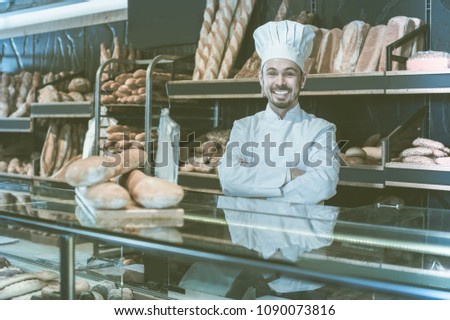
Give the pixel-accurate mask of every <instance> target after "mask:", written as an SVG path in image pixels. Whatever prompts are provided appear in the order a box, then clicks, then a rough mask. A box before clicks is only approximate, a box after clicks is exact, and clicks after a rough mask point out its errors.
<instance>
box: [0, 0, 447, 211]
mask: <svg viewBox="0 0 450 320" xmlns="http://www.w3.org/2000/svg"><path fill="white" fill-rule="evenodd" d="M178 1H179V2H180V3H185V2H186V1H185V0H178ZM129 2H130V3H144V2H146V1H145V0H129ZM148 2H149V3H150V2H151V3H152V9H151V15H152V16H158V15H161V16H165V17H167V18H166V19H165V21H164V22H165V23H168V24H171V25H172V26H174V27H175V30H176V28H177V26H178V24H177V23H178V21H177V19H176V18H175V17H177V15H175V14H174V15H172V16H171V15H170V14H169V15H167V3H166V2H165V0H159V1H157V0H154V1H148ZM172 2H173V3H174V4H173V8H172V9H171V11H172V12H177V13H180V11H177V8H181V7H179V6H177V5H175V4H176V2H177V1H175V0H172ZM194 2H195V3H196V4H197V5H198V7H195V6H193V7H192V8H196V9H195V10H197V11H198V12H197V13H196V17H197V18H199V17H200V19H201V17H202V14H203V8H204V5H201V3H202V1H200V0H198V1H197V0H195V1H194ZM203 2H204V3H205V2H206V1H203ZM281 2H282V1H281V0H258V1H257V2H256V7H255V10H254V12H253V15H252V18H251V20H250V24H249V26H248V28H247V33H246V36H245V38H244V43H243V45H242V48H241V50H240V53H239V57H238V59H237V62H236V63H237V65H236V68H237V69H239V68H240V67H241V66H242V65H243V64H244V63H245V61H246V60H247V58H248V57H249V56H250V55H251V54H252V53H253V51H254V44H253V39H252V32H253V30H254V29H255V28H256V27H257V26H259V25H261V24H262V23H264V22H266V21H268V20H273V18H274V17H275V15H276V13H277V10H278V8H279V6H280V3H281ZM289 4H290V6H289V11H290V13H291V14H296V13H299V12H300V11H302V10H306V11H315V13H316V22H315V24H316V25H317V26H319V27H323V28H327V29H331V28H334V27H338V28H343V26H345V25H346V24H347V23H349V22H351V21H353V20H363V21H365V22H367V23H369V24H371V25H376V24H380V23H383V24H386V23H387V22H388V20H389V19H390V18H391V17H393V16H398V15H405V16H411V17H418V18H420V19H422V20H424V21H425V22H427V23H428V24H429V25H430V27H431V37H430V42H431V49H432V50H438V51H447V52H450V41H449V34H450V26H449V23H450V22H449V21H450V0H379V1H370V0H290V1H289ZM178 10H179V9H178ZM142 12H146V11H142ZM131 13H132V11H131ZM163 14H164V15H163ZM170 17H172V20H171V18H170ZM132 20H133V16H129V19H128V21H119V22H113V23H107V24H101V25H95V26H90V27H83V28H74V29H69V30H63V31H58V32H50V33H44V34H37V35H31V36H25V37H16V38H8V39H1V40H0V45H1V51H0V53H1V65H0V68H1V69H0V71H1V72H20V71H21V70H29V71H41V72H42V73H46V72H49V71H53V72H59V71H64V70H73V71H84V73H85V75H86V77H87V78H89V79H91V80H92V81H93V80H94V77H95V72H96V70H97V68H98V66H99V57H100V43H102V42H103V43H105V44H106V46H107V47H108V48H110V49H111V50H112V49H113V38H114V37H115V36H117V37H118V39H119V42H120V43H121V44H125V43H127V44H131V45H133V41H135V40H134V39H133V36H134V35H136V34H135V31H133V28H132V27H131V24H132V22H131V21H132ZM200 22H201V20H200ZM156 25H157V24H156ZM189 28H192V29H194V30H193V31H192V30H190V31H191V32H190V35H191V36H190V37H187V38H186V43H183V41H181V40H180V39H179V38H177V39H173V41H168V42H166V43H160V42H157V41H154V42H153V43H152V41H149V42H148V43H147V44H144V45H142V44H141V45H139V44H138V43H135V44H134V45H135V46H136V47H138V46H140V47H141V48H142V49H141V50H143V57H152V56H154V55H156V54H160V53H167V54H176V55H190V54H193V53H194V52H195V49H196V46H197V41H198V37H195V36H193V35H196V34H197V35H198V34H199V30H200V23H199V20H198V19H193V20H192V25H190V26H189ZM196 29H197V30H196ZM138 30H139V29H138ZM139 34H140V35H145V34H146V31H145V30H140V33H139ZM149 39H150V40H151V38H149ZM167 40H168V38H166V41H167ZM302 103H303V104H304V106H305V108H306V109H307V110H308V111H311V112H315V113H317V114H318V115H319V116H321V117H323V118H326V119H328V120H330V121H333V122H335V123H336V124H337V125H338V130H339V131H340V133H341V134H342V135H344V136H346V137H345V138H348V139H354V140H355V144H356V143H357V142H359V141H357V140H358V139H362V134H370V133H372V132H376V131H382V133H385V132H389V131H390V130H391V128H392V127H395V125H397V124H400V123H399V122H401V121H403V120H404V119H405V118H406V117H407V116H408V115H409V114H412V113H414V111H415V110H417V108H419V107H420V105H421V104H426V105H429V107H430V109H429V110H430V122H429V131H430V137H431V138H433V139H436V140H440V141H442V142H444V143H446V144H447V145H449V144H450V134H449V133H450V120H449V119H450V116H449V113H450V104H449V95H448V94H433V95H420V96H419V97H418V98H417V99H416V97H413V96H395V97H387V96H360V97H338V98H336V97H308V98H303V100H302ZM213 104H214V101H211V102H208V103H207V105H206V109H207V110H208V111H207V114H206V119H207V121H204V122H202V123H203V126H204V127H203V128H202V130H203V129H204V130H206V129H207V127H208V126H214V125H219V126H220V127H222V128H229V127H231V125H232V123H233V121H234V120H235V119H237V118H241V117H242V116H244V115H245V114H247V113H254V112H256V111H259V110H262V109H263V108H264V101H263V100H254V101H250V100H248V101H246V100H241V101H239V102H237V101H235V102H234V103H233V101H228V102H225V103H224V102H221V103H220V112H219V116H220V117H219V121H218V122H217V121H213V120H212V116H213V113H214V108H213V107H212V106H213ZM202 110H203V108H201V107H198V108H193V109H192V113H191V118H196V119H197V118H202V117H205V112H204V111H202ZM174 114H175V115H177V111H176V110H174ZM178 114H180V119H176V120H179V122H180V123H181V125H182V126H185V125H188V123H189V121H188V119H187V118H188V116H186V115H185V113H182V112H181V111H180V112H178ZM210 115H211V116H210ZM362 123H363V124H365V126H364V128H361V127H360V126H355V125H354V124H362ZM195 126H200V125H197V124H196V125H195ZM361 130H363V131H364V132H363V133H361ZM425 197H430V203H431V204H433V203H434V204H435V205H436V206H439V207H442V206H447V207H448V206H449V204H450V197H449V196H448V193H447V192H427V193H426V195H425Z"/></svg>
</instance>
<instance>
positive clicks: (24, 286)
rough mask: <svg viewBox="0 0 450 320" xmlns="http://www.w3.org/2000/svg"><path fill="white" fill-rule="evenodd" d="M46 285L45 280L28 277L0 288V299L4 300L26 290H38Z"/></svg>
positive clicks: (19, 294) (26, 291) (21, 293)
mask: <svg viewBox="0 0 450 320" xmlns="http://www.w3.org/2000/svg"><path fill="white" fill-rule="evenodd" d="M46 285H47V282H45V281H42V280H39V279H30V280H25V281H22V282H17V283H14V284H11V285H9V286H7V287H5V288H4V289H2V290H0V299H1V300H5V299H11V298H14V297H17V296H21V295H23V294H25V293H28V292H33V291H37V290H40V289H42V288H44V287H45V286H46Z"/></svg>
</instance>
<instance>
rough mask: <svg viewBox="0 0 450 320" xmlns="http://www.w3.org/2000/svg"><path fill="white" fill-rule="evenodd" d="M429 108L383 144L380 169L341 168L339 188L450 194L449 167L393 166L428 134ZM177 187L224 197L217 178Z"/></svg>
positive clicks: (188, 178) (200, 177)
mask: <svg viewBox="0 0 450 320" xmlns="http://www.w3.org/2000/svg"><path fill="white" fill-rule="evenodd" d="M427 124H428V108H427V107H426V106H424V107H422V108H420V109H419V110H418V111H417V112H416V113H414V114H413V115H412V116H411V117H409V118H408V119H407V120H405V121H404V122H403V123H402V124H401V125H399V126H398V127H397V128H395V129H394V130H393V131H392V132H391V133H390V134H389V135H388V136H387V137H386V138H384V139H382V141H381V148H382V160H381V163H380V164H379V165H350V166H346V165H341V168H340V171H339V185H341V186H357V187H367V188H376V189H383V188H385V187H386V186H392V187H407V188H418V189H432V190H450V166H444V165H433V166H427V165H411V164H405V163H397V162H390V161H391V159H393V158H396V157H398V155H399V153H400V151H401V150H403V149H404V148H405V146H406V145H411V143H412V141H413V140H414V139H416V138H418V137H424V136H425V135H426V134H427V132H428V131H427ZM178 183H179V184H180V185H182V186H183V187H184V188H185V189H186V190H195V191H202V192H208V193H216V194H221V193H222V191H221V186H220V182H219V178H218V176H217V175H216V174H206V173H197V172H182V171H180V172H179V174H178Z"/></svg>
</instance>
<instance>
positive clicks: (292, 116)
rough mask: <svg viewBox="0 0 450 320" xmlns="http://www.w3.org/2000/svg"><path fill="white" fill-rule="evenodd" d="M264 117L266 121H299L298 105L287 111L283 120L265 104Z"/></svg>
mask: <svg viewBox="0 0 450 320" xmlns="http://www.w3.org/2000/svg"><path fill="white" fill-rule="evenodd" d="M265 117H266V119H267V120H272V121H273V120H286V121H300V118H301V109H300V104H298V103H297V104H296V105H295V107H293V108H292V109H291V110H289V111H288V112H287V113H286V115H285V116H284V118H283V119H281V117H280V116H279V115H278V114H276V113H275V111H273V110H272V108H271V107H270V105H269V103H267V106H266V111H265Z"/></svg>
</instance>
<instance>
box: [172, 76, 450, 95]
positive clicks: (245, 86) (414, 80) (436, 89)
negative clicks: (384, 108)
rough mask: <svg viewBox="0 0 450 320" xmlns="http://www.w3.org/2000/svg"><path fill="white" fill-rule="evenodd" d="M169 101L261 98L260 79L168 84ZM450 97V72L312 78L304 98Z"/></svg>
mask: <svg viewBox="0 0 450 320" xmlns="http://www.w3.org/2000/svg"><path fill="white" fill-rule="evenodd" d="M168 92H169V98H170V99H242V98H247V99H253V98H262V97H263V96H262V94H261V86H260V84H259V81H258V79H226V80H208V81H202V80H200V81H198V80H197V81H193V80H180V81H176V80H175V81H169V82H168ZM418 93H426V94H433V93H450V71H448V72H445V71H443V72H427V73H424V72H412V71H387V72H371V73H346V74H312V75H309V76H308V79H307V81H306V84H305V87H304V88H303V90H302V92H301V93H300V95H301V96H322V95H361V94H381V95H382V94H418Z"/></svg>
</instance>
